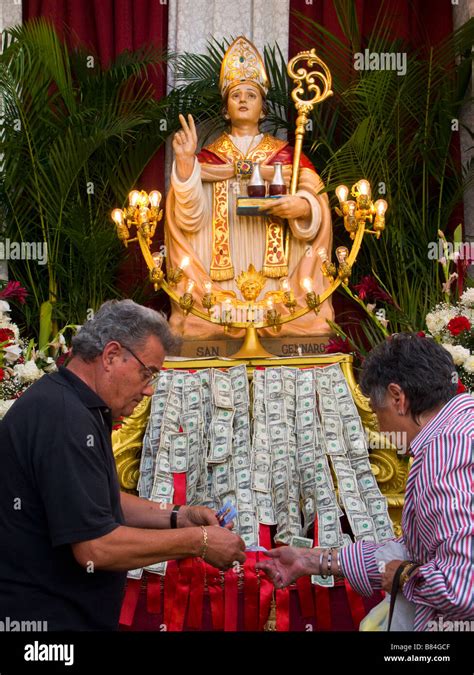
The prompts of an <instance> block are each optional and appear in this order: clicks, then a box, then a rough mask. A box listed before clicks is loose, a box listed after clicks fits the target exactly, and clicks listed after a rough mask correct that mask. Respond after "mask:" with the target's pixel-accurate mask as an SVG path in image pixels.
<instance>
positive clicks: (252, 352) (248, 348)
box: [231, 325, 275, 359]
mask: <svg viewBox="0 0 474 675" xmlns="http://www.w3.org/2000/svg"><path fill="white" fill-rule="evenodd" d="M274 356H275V355H274V354H270V352H267V350H266V349H265V347H264V346H263V345H262V343H261V342H260V338H259V337H258V332H257V329H256V328H255V326H253V325H250V326H247V328H246V329H245V338H244V344H243V345H242V347H241V348H240V349H239V350H238V351H237V352H235V354H232V357H231V358H233V359H271V358H273V357H274Z"/></svg>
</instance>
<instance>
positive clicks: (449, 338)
mask: <svg viewBox="0 0 474 675" xmlns="http://www.w3.org/2000/svg"><path fill="white" fill-rule="evenodd" d="M426 326H427V328H428V331H429V335H431V336H432V337H433V338H434V339H435V340H436V341H437V342H439V343H440V344H441V345H442V346H443V347H444V348H445V349H446V350H447V351H448V352H449V353H450V354H451V356H452V357H453V361H454V365H455V366H456V370H457V373H458V375H459V377H460V380H461V382H462V383H463V385H464V386H465V387H466V388H467V389H469V390H470V391H471V392H473V391H474V288H468V289H467V290H465V291H464V293H463V294H462V295H461V297H460V298H459V302H457V303H456V304H449V303H446V302H442V303H440V304H439V305H437V306H436V307H435V308H434V309H433V311H431V312H429V314H427V315H426Z"/></svg>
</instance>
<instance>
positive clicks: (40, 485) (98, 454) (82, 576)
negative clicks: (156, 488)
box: [0, 368, 126, 630]
mask: <svg viewBox="0 0 474 675" xmlns="http://www.w3.org/2000/svg"><path fill="white" fill-rule="evenodd" d="M111 426H112V419H111V413H110V410H109V409H108V408H107V406H106V405H105V403H104V402H103V401H102V400H101V399H100V398H99V396H98V395H97V394H96V393H95V392H94V391H92V389H90V387H88V386H87V385H86V384H85V383H84V382H83V381H82V380H81V379H80V378H78V377H77V376H76V375H74V374H73V373H72V372H71V371H69V370H67V369H66V368H60V369H59V372H57V373H53V374H51V375H44V376H43V377H42V378H41V379H40V380H38V381H37V382H35V383H34V384H33V385H31V387H29V389H27V391H26V392H25V393H24V394H23V395H22V396H21V397H20V398H19V399H18V401H16V403H15V404H14V405H13V406H12V407H11V408H10V410H9V411H8V413H7V414H6V415H5V417H4V419H3V421H1V422H0V549H1V552H0V620H1V621H5V619H6V618H7V617H9V618H10V620H16V621H47V624H48V630H114V629H117V627H118V619H119V614H120V606H121V602H122V597H123V590H124V585H125V577H126V574H125V573H124V572H108V571H100V570H94V569H93V568H92V566H91V567H90V568H89V570H86V569H84V568H82V567H81V566H80V565H79V564H78V563H77V562H76V560H75V558H74V556H73V553H72V549H71V546H70V544H72V543H75V542H80V541H86V540H88V539H96V538H97V537H101V536H103V535H106V534H108V533H109V532H112V531H113V530H114V529H115V528H116V527H118V526H119V525H120V524H123V523H124V518H123V513H122V509H121V506H120V490H119V483H118V478H117V471H116V468H115V462H114V457H113V453H112V445H111V440H110V433H111Z"/></svg>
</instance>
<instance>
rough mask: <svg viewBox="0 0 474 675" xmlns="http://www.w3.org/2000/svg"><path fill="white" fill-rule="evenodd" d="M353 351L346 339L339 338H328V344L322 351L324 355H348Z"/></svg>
mask: <svg viewBox="0 0 474 675" xmlns="http://www.w3.org/2000/svg"><path fill="white" fill-rule="evenodd" d="M353 351H354V348H353V347H352V345H351V343H350V342H349V340H348V339H347V338H344V339H343V338H341V337H339V336H337V337H335V338H329V342H328V344H327V345H326V348H325V349H324V353H325V354H339V353H342V354H350V353H351V352H353Z"/></svg>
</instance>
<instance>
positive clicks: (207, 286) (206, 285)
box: [204, 281, 212, 293]
mask: <svg viewBox="0 0 474 675" xmlns="http://www.w3.org/2000/svg"><path fill="white" fill-rule="evenodd" d="M204 290H205V291H206V293H210V292H211V291H212V281H205V282H204Z"/></svg>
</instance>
